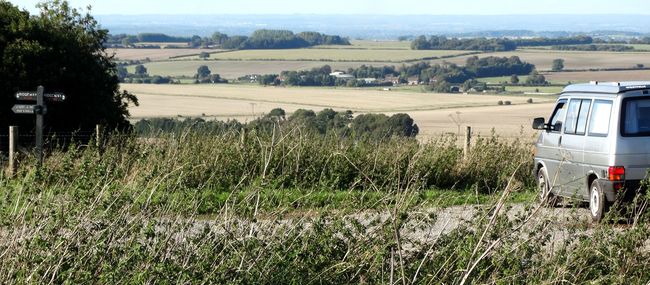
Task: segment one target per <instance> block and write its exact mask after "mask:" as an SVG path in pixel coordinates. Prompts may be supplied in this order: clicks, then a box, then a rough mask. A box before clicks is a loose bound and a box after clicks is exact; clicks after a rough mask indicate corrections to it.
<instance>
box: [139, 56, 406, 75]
mask: <svg viewBox="0 0 650 285" xmlns="http://www.w3.org/2000/svg"><path fill="white" fill-rule="evenodd" d="M363 64H366V65H385V64H386V65H395V64H394V63H388V62H385V63H380V62H328V61H255V60H251V61H227V60H219V61H215V60H206V61H197V60H183V61H180V60H174V61H157V62H151V63H146V64H145V67H146V68H147V70H148V71H149V73H150V74H155V75H164V76H190V77H191V76H194V75H195V74H196V69H197V68H198V67H199V66H201V65H205V66H208V68H210V70H212V71H213V72H214V73H218V74H219V75H221V76H222V77H224V78H228V79H236V78H238V77H241V76H244V75H248V74H280V72H282V71H285V70H306V69H311V68H314V67H322V66H323V65H329V66H331V67H332V69H342V70H347V69H348V68H356V67H359V66H361V65H363ZM134 70H135V67H134V66H130V67H129V71H130V72H133V71H134Z"/></svg>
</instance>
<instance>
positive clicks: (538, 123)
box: [533, 118, 548, 130]
mask: <svg viewBox="0 0 650 285" xmlns="http://www.w3.org/2000/svg"><path fill="white" fill-rule="evenodd" d="M533 129H535V130H547V129H548V127H547V126H546V120H545V119H544V118H535V119H534V120H533Z"/></svg>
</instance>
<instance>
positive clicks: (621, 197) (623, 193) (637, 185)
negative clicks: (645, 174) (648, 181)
mask: <svg viewBox="0 0 650 285" xmlns="http://www.w3.org/2000/svg"><path fill="white" fill-rule="evenodd" d="M600 185H601V186H602V187H603V191H604V192H605V198H607V202H615V201H623V202H631V201H632V200H634V197H635V196H636V195H637V194H639V193H642V194H643V193H645V190H646V189H645V188H646V187H645V186H643V185H642V183H641V180H627V181H624V182H617V181H609V180H604V179H600Z"/></svg>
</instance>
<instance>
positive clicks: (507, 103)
mask: <svg viewBox="0 0 650 285" xmlns="http://www.w3.org/2000/svg"><path fill="white" fill-rule="evenodd" d="M503 104H504V105H511V104H512V102H510V101H505V102H503Z"/></svg>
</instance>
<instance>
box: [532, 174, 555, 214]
mask: <svg viewBox="0 0 650 285" xmlns="http://www.w3.org/2000/svg"><path fill="white" fill-rule="evenodd" d="M548 181H549V180H548V175H547V174H546V168H545V167H542V168H540V169H539V171H537V189H538V190H537V192H538V197H539V201H540V202H541V203H542V205H543V206H545V207H549V208H553V207H555V206H556V205H557V200H558V197H557V196H555V195H554V194H553V193H552V192H551V186H550V184H549V182H548Z"/></svg>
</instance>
